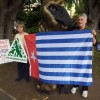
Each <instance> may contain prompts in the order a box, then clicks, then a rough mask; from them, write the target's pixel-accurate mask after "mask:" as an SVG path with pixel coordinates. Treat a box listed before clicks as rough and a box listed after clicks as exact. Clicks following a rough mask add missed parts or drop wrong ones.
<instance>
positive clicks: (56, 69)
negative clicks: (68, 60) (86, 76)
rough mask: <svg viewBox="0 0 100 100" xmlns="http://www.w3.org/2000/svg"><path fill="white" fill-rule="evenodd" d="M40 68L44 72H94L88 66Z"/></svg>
mask: <svg viewBox="0 0 100 100" xmlns="http://www.w3.org/2000/svg"><path fill="white" fill-rule="evenodd" d="M39 70H40V71H42V72H57V73H58V72H61V73H63V72H68V73H69V72H70V73H92V69H86V68H84V69H83V68H82V69H79V68H43V67H39Z"/></svg>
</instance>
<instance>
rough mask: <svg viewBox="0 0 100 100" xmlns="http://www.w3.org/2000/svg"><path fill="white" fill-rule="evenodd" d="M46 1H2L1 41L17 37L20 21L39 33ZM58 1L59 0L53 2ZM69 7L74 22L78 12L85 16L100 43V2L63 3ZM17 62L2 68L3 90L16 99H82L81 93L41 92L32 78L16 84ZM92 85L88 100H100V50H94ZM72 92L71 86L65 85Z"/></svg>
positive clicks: (67, 0) (72, 0)
mask: <svg viewBox="0 0 100 100" xmlns="http://www.w3.org/2000/svg"><path fill="white" fill-rule="evenodd" d="M43 1H50V0H0V39H9V40H10V43H12V41H13V38H14V36H15V34H16V31H15V25H16V22H17V21H18V20H21V21H23V22H24V23H25V26H26V32H28V33H30V34H31V33H35V32H38V23H39V21H40V19H41V13H40V8H41V4H42V2H43ZM54 1H58V0H54ZM62 1H63V2H64V3H65V4H66V3H67V4H66V9H67V11H68V12H69V14H70V16H71V18H72V19H73V21H74V20H75V18H76V16H77V15H78V14H79V13H81V12H82V13H83V12H84V13H86V14H87V16H88V26H90V27H91V28H93V29H95V30H96V31H97V40H98V42H100V31H99V30H100V0H62ZM16 77H17V63H16V62H12V63H7V64H1V65H0V89H3V90H4V91H6V92H7V93H8V94H10V95H11V96H13V97H15V98H16V99H17V100H82V99H83V98H82V97H81V94H80V92H79V91H80V90H78V93H76V94H75V95H72V94H71V93H70V91H69V94H62V95H59V94H58V90H56V91H54V92H52V93H51V94H50V95H47V94H44V93H40V92H39V91H37V89H36V83H37V80H36V79H33V78H31V81H30V82H29V83H26V82H25V80H22V81H20V82H16V81H15V79H16ZM93 81H94V83H93V86H91V87H90V88H89V96H88V98H87V99H85V100H100V99H99V98H100V51H97V50H96V48H95V47H94V49H93ZM66 87H68V89H69V90H70V86H68V85H66Z"/></svg>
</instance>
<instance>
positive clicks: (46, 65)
mask: <svg viewBox="0 0 100 100" xmlns="http://www.w3.org/2000/svg"><path fill="white" fill-rule="evenodd" d="M92 38H93V37H92V34H91V30H81V31H63V32H40V33H36V34H31V35H28V36H26V37H25V40H26V45H27V48H28V53H29V58H30V64H33V65H31V69H30V70H31V76H33V77H34V75H32V74H34V73H36V72H35V71H36V70H34V69H35V68H37V71H38V73H39V76H38V77H39V80H40V81H42V82H44V83H48V84H73V85H83V86H90V85H92ZM29 41H31V42H29ZM32 41H33V42H32ZM35 77H36V76H35Z"/></svg>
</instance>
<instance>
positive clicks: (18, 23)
mask: <svg viewBox="0 0 100 100" xmlns="http://www.w3.org/2000/svg"><path fill="white" fill-rule="evenodd" d="M20 25H21V26H22V27H23V30H25V24H24V22H22V21H18V22H17V25H16V27H18V26H20Z"/></svg>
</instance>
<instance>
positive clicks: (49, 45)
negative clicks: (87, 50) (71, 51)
mask: <svg viewBox="0 0 100 100" xmlns="http://www.w3.org/2000/svg"><path fill="white" fill-rule="evenodd" d="M36 47H37V48H53V47H57V48H58V47H91V42H86V43H84V42H81V43H47V44H46V43H45V44H36Z"/></svg>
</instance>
